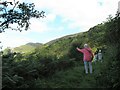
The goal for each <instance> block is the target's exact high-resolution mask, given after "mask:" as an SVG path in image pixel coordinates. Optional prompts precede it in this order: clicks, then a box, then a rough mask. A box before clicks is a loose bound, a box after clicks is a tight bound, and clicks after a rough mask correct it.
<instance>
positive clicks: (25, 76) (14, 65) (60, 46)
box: [2, 16, 120, 88]
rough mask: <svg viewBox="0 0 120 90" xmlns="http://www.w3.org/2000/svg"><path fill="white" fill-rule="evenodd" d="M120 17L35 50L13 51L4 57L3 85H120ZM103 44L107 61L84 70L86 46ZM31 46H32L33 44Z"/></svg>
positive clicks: (50, 86)
mask: <svg viewBox="0 0 120 90" xmlns="http://www.w3.org/2000/svg"><path fill="white" fill-rule="evenodd" d="M119 35H120V18H119V17H117V16H116V17H115V18H109V20H108V21H106V22H104V23H102V24H98V25H96V26H94V27H92V28H90V29H89V31H87V32H83V33H77V34H73V35H68V36H65V37H61V38H59V39H56V40H54V41H51V42H48V43H46V44H44V45H42V46H40V47H37V48H35V49H34V50H33V51H31V53H28V54H21V53H12V52H11V53H9V54H8V55H7V54H6V55H3V59H2V71H3V73H2V82H3V84H2V87H3V88H120V78H119V76H120V73H119V71H120V60H119V55H120V48H119V47H120V38H119ZM84 43H88V44H89V45H90V46H91V48H92V50H93V51H95V50H96V49H97V48H101V49H102V51H104V52H102V53H103V62H102V63H101V62H97V63H96V64H95V63H94V62H93V64H92V65H93V73H92V74H88V75H86V74H85V73H84V64H83V62H82V58H83V56H82V54H80V53H78V52H77V50H76V47H80V48H82V47H83V45H84ZM30 48H31V47H30Z"/></svg>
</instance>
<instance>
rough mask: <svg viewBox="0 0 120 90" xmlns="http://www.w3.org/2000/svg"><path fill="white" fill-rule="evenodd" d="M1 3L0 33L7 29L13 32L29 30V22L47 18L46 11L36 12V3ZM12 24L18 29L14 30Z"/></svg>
mask: <svg viewBox="0 0 120 90" xmlns="http://www.w3.org/2000/svg"><path fill="white" fill-rule="evenodd" d="M13 1H14V2H7V1H3V2H0V33H2V32H4V31H5V30H6V29H12V30H19V31H22V30H28V28H29V24H30V22H29V20H30V19H31V18H41V17H42V18H43V17H45V15H44V13H45V12H44V11H41V12H39V11H37V10H35V5H34V3H32V4H28V3H24V2H23V3H19V1H17V2H16V1H15V0H13ZM11 24H15V25H16V26H17V27H16V28H13V27H12V26H11Z"/></svg>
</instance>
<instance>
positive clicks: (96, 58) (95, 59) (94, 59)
mask: <svg viewBox="0 0 120 90" xmlns="http://www.w3.org/2000/svg"><path fill="white" fill-rule="evenodd" d="M97 61H98V49H97V50H96V51H95V53H94V58H93V62H95V64H96V62H97Z"/></svg>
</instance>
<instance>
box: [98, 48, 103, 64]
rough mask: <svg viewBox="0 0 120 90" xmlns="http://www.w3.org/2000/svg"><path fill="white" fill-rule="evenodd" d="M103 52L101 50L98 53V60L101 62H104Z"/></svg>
mask: <svg viewBox="0 0 120 90" xmlns="http://www.w3.org/2000/svg"><path fill="white" fill-rule="evenodd" d="M102 57H103V56H102V52H101V50H99V51H98V60H99V61H100V62H102Z"/></svg>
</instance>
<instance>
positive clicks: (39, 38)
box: [0, 0, 119, 49]
mask: <svg viewBox="0 0 120 90" xmlns="http://www.w3.org/2000/svg"><path fill="white" fill-rule="evenodd" d="M0 1H5V0H0ZM7 1H14V0H7ZM16 1H17V0H16ZM18 1H19V2H26V3H34V4H35V9H37V10H39V11H45V15H46V17H45V18H40V19H35V18H32V19H31V20H30V22H31V24H30V28H29V30H28V31H22V32H19V31H13V30H6V32H4V33H0V41H1V42H2V43H0V46H3V49H5V48H6V47H11V48H13V47H18V46H20V45H24V44H26V43H29V42H33V43H43V44H44V43H47V42H49V41H51V40H54V39H57V38H60V37H63V36H66V35H70V34H75V33H79V32H85V31H88V30H89V28H91V27H93V26H95V25H97V24H100V23H103V22H104V21H106V18H107V17H108V15H112V16H114V15H115V14H116V12H117V9H118V1H119V0H18ZM13 26H15V25H13Z"/></svg>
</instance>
